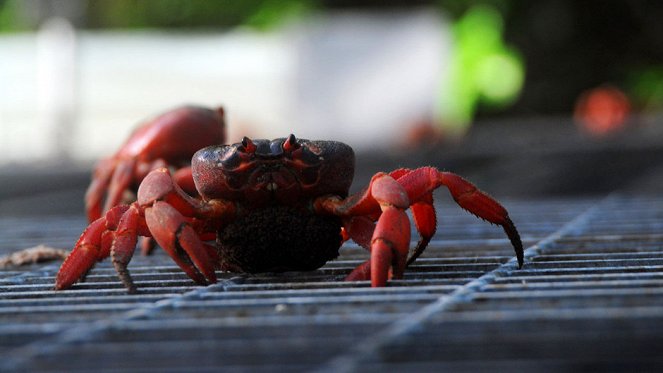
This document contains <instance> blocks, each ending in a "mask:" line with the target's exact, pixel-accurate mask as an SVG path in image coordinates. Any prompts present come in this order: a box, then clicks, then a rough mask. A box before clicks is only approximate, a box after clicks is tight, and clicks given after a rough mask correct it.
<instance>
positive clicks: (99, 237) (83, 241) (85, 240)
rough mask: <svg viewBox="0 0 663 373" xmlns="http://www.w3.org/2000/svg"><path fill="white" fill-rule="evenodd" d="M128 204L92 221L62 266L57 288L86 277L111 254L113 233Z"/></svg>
mask: <svg viewBox="0 0 663 373" xmlns="http://www.w3.org/2000/svg"><path fill="white" fill-rule="evenodd" d="M127 209H128V206H116V207H114V208H112V209H111V210H109V211H108V212H107V213H106V215H105V216H104V217H102V218H99V219H97V220H95V221H94V222H92V223H91V224H90V225H89V226H88V227H87V228H86V229H85V230H84V231H83V233H82V234H81V236H80V238H79V239H78V241H77V242H76V245H74V249H73V250H72V252H71V254H69V256H67V259H65V261H64V263H62V266H61V267H60V270H59V272H58V274H57V277H56V281H55V288H56V289H66V288H68V287H70V286H71V285H73V284H74V283H75V282H76V281H78V280H80V279H81V278H83V277H85V275H86V274H87V272H88V271H89V270H90V269H91V268H92V267H94V264H95V263H96V262H97V261H99V260H102V259H104V258H106V257H108V255H110V251H111V249H110V247H111V243H112V238H113V237H112V234H109V232H111V230H110V229H113V230H114V229H115V227H116V226H117V223H118V221H119V220H120V217H121V216H122V214H124V212H126V211H127Z"/></svg>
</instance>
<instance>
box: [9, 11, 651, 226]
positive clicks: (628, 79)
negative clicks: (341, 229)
mask: <svg viewBox="0 0 663 373" xmlns="http://www.w3.org/2000/svg"><path fill="white" fill-rule="evenodd" d="M661 19H663V4H662V3H660V2H655V1H626V0H623V1H619V0H610V1H603V2H600V3H598V2H588V1H582V2H578V1H573V0H544V1H537V2H530V1H517V0H511V1H509V0H501V1H500V0H494V1H478V0H477V1H469V0H468V1H460V0H439V1H419V0H417V1H405V0H400V1H399V0H389V1H370V0H365V1H352V0H318V1H304V0H280V1H277V0H263V1H260V0H225V1H205V0H140V1H139V0H114V1H89V0H23V1H19V0H0V182H1V183H2V184H0V214H2V213H8V212H9V213H12V214H15V213H21V212H22V211H24V210H25V209H27V210H26V211H29V210H30V208H27V207H25V206H27V205H30V206H34V208H35V209H36V208H39V209H41V210H45V211H49V209H55V210H63V209H64V210H68V209H71V211H77V212H80V211H82V210H81V208H82V207H81V206H82V193H83V191H84V188H85V186H86V184H87V182H88V180H89V170H90V169H91V167H92V165H93V164H94V162H95V161H96V160H98V159H100V158H101V157H104V156H108V155H110V154H112V153H113V152H114V151H115V150H116V149H117V148H118V147H119V146H120V145H121V144H122V142H123V141H124V140H125V139H126V137H127V136H128V135H129V134H130V132H131V130H132V129H133V128H134V127H135V126H136V124H138V123H140V122H141V121H142V120H144V119H146V118H149V117H152V116H154V115H155V114H158V113H160V112H163V111H165V110H167V109H170V108H172V107H175V106H179V105H182V104H198V105H205V106H218V105H223V106H225V107H226V110H227V113H228V117H229V128H228V132H229V133H228V135H229V139H228V141H229V142H236V141H238V140H239V139H241V137H242V136H244V135H248V136H251V137H267V138H273V137H282V136H286V135H288V134H289V133H295V134H296V135H297V136H298V137H303V138H318V139H336V140H341V141H344V142H346V143H348V144H350V145H351V146H353V147H354V148H355V150H356V151H357V153H358V175H357V184H359V186H361V185H362V183H364V182H366V181H367V180H368V178H369V177H370V175H371V174H372V173H374V172H375V171H378V170H390V169H393V168H395V167H400V166H409V167H414V166H420V165H425V164H432V165H435V166H438V167H440V168H444V169H449V170H451V171H454V172H458V173H461V174H463V175H464V176H466V177H468V178H469V179H471V180H473V181H475V182H476V183H477V184H479V185H480V186H481V187H483V188H484V189H486V190H488V191H491V192H492V193H493V194H495V195H497V196H503V195H506V196H513V197H519V198H522V197H527V196H542V195H543V196H549V195H560V194H565V195H566V194H583V195H584V194H590V195H592V194H600V193H608V192H611V191H615V190H634V191H637V192H648V193H658V190H659V189H660V187H659V186H660V182H661V177H659V176H658V175H661V174H663V156H662V155H663V151H662V149H663V123H662V120H661V110H662V109H663V22H661ZM53 193H56V194H55V195H56V196H60V197H62V198H54V197H53ZM58 193H59V194H58ZM40 196H42V197H40ZM66 196H69V197H71V198H70V199H68V198H65V197H66ZM26 200H29V201H32V204H27V205H26V204H25V203H24V202H26ZM17 201H19V202H17ZM73 201H78V202H73Z"/></svg>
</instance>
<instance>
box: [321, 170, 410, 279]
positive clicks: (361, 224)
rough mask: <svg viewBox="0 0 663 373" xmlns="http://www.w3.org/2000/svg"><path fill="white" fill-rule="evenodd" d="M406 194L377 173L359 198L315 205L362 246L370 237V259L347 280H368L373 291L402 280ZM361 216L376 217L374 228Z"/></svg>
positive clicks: (407, 235)
mask: <svg viewBox="0 0 663 373" xmlns="http://www.w3.org/2000/svg"><path fill="white" fill-rule="evenodd" d="M409 205H410V203H409V200H408V196H407V192H406V191H405V190H404V189H403V188H402V187H401V186H400V185H399V183H398V182H397V181H396V180H394V178H392V177H391V176H389V175H387V174H384V173H379V174H376V175H375V176H373V178H372V179H371V182H370V184H369V186H368V188H367V189H366V190H365V191H364V192H363V193H361V194H358V195H353V196H350V197H348V198H346V199H344V200H340V199H337V198H322V199H319V200H317V201H316V202H315V203H314V206H315V208H316V210H318V211H319V212H328V213H332V214H335V215H338V216H341V217H342V218H343V219H344V221H345V224H344V225H345V229H346V231H347V233H348V234H349V236H350V237H351V238H353V239H355V238H357V239H358V240H359V241H358V243H359V244H360V245H362V246H364V245H366V244H368V243H367V242H366V237H367V235H369V234H370V235H371V239H370V245H369V250H370V252H371V258H370V259H369V261H368V262H366V263H364V264H362V265H360V266H359V267H357V268H356V269H355V270H354V271H353V272H352V273H351V274H350V275H349V276H348V278H349V279H355V280H358V279H363V280H366V279H368V278H367V277H370V279H371V285H372V286H374V287H377V286H384V285H385V284H386V283H387V280H388V279H389V277H393V278H402V276H403V271H404V270H405V263H406V261H407V254H408V250H409V244H410V220H409V219H408V217H407V214H406V213H405V210H406V209H407V208H409ZM358 216H359V217H361V216H366V217H372V216H376V217H377V218H376V219H375V220H377V221H376V223H375V225H373V224H370V223H371V222H370V221H367V220H366V219H363V218H358Z"/></svg>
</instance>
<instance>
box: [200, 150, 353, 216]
mask: <svg viewBox="0 0 663 373" xmlns="http://www.w3.org/2000/svg"><path fill="white" fill-rule="evenodd" d="M284 141H285V139H283V138H281V139H275V140H253V143H254V144H255V145H256V148H257V150H256V151H255V153H253V154H252V155H251V157H250V159H245V160H242V161H241V162H243V163H242V164H241V165H239V166H237V165H236V164H233V167H232V168H230V167H228V166H227V165H228V163H229V162H228V158H229V157H231V156H234V155H235V153H237V152H239V149H241V147H242V144H241V143H237V144H232V145H216V146H209V147H206V148H203V149H201V150H199V151H198V152H196V154H194V156H193V159H192V163H191V166H192V174H193V179H194V182H195V184H196V189H197V190H198V192H199V193H200V195H201V196H202V197H203V198H204V199H206V200H210V199H225V200H230V201H235V202H238V203H240V204H241V203H242V202H243V200H242V199H243V198H245V194H244V192H243V191H242V189H243V188H250V187H252V186H251V185H250V180H251V179H250V177H249V176H250V175H249V173H250V172H253V171H252V170H253V169H255V167H256V166H260V165H264V166H267V165H274V164H279V165H282V166H284V167H291V168H293V174H297V172H296V171H297V170H295V169H294V167H293V166H292V163H293V162H292V158H290V155H289V154H287V153H285V152H283V151H282V150H281V147H282V145H283V142H284ZM297 143H298V144H299V145H300V146H301V147H303V148H305V149H306V150H307V154H309V155H311V154H312V155H314V157H313V158H314V159H310V158H311V157H310V156H309V157H308V158H302V159H298V161H299V162H298V164H304V165H307V164H308V165H311V166H315V169H316V170H317V171H316V172H317V181H316V182H315V183H312V184H308V185H307V183H306V182H304V181H303V180H300V181H299V182H300V185H301V189H300V191H299V192H298V193H300V195H297V196H292V197H293V199H295V198H296V199H298V200H302V199H311V198H315V197H317V196H322V195H327V194H334V195H338V196H340V197H346V196H347V195H348V190H349V189H350V185H351V184H352V179H353V177H354V165H355V157H354V151H353V150H352V148H351V147H350V146H348V145H346V144H344V143H342V142H338V141H321V140H318V141H309V140H305V139H299V140H297ZM249 163H250V164H251V167H248V166H246V167H244V164H249ZM235 166H236V167H235ZM238 179H239V180H240V181H241V182H239V183H238V182H237V180H238Z"/></svg>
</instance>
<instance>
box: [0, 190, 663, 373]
mask: <svg viewBox="0 0 663 373" xmlns="http://www.w3.org/2000/svg"><path fill="white" fill-rule="evenodd" d="M505 204H506V206H507V207H508V209H509V211H510V214H511V216H512V217H513V220H514V221H515V222H516V224H517V225H518V228H519V230H520V231H521V235H522V237H523V241H524V244H525V245H526V247H528V249H527V251H526V258H527V263H526V266H525V268H524V269H522V270H516V269H515V263H514V260H512V259H511V258H512V256H513V254H512V249H511V247H510V245H509V243H508V241H507V239H506V238H505V237H504V236H503V232H502V230H501V229H500V228H498V227H494V226H491V225H488V224H486V223H484V222H482V221H479V220H477V219H475V218H474V217H472V216H470V215H469V214H466V213H464V212H462V211H460V210H459V209H457V208H455V207H452V203H449V202H448V201H446V200H445V201H443V202H442V203H440V205H439V206H438V211H440V215H441V218H440V227H439V232H438V235H437V236H436V237H435V239H434V240H433V241H432V242H431V245H430V248H429V249H428V250H427V251H426V253H425V254H424V255H423V256H422V258H420V259H419V260H417V262H416V263H415V265H413V266H412V267H411V268H410V269H409V271H407V272H406V276H405V279H403V280H400V281H393V282H392V283H391V285H392V286H390V287H387V288H382V289H370V288H368V287H367V284H366V283H346V282H342V279H343V277H344V276H345V275H346V274H347V273H348V272H349V271H350V270H351V269H352V268H354V266H356V265H357V264H358V263H360V262H361V261H362V260H364V259H365V258H366V256H367V254H366V253H365V252H364V251H363V250H362V249H360V248H359V247H357V246H355V245H352V244H348V245H346V247H345V248H344V249H343V250H342V253H343V254H342V256H341V257H340V258H339V260H336V261H333V262H330V263H328V264H327V265H326V266H325V267H323V268H322V269H320V270H318V271H314V272H307V273H286V274H263V275H254V276H248V275H234V274H219V276H220V279H221V280H220V282H219V283H218V284H215V285H213V286H209V287H196V286H194V285H193V283H192V282H191V281H190V280H188V279H187V278H186V276H185V275H184V274H183V273H181V271H179V269H177V268H176V267H175V266H174V265H173V264H172V263H171V262H170V260H169V258H168V257H167V256H166V255H165V254H163V253H161V252H158V253H156V254H155V255H153V256H151V257H140V256H139V255H137V256H136V257H135V258H134V261H133V262H132V264H131V270H132V273H133V274H134V279H135V280H136V282H137V285H138V286H139V289H140V293H139V294H138V295H132V296H130V295H126V294H125V292H124V289H123V288H122V286H121V284H120V283H119V281H118V280H117V277H116V276H115V273H114V270H113V269H112V267H111V265H110V264H109V263H108V262H103V263H100V265H98V267H97V268H95V269H94V270H93V271H92V272H91V274H90V275H89V276H88V280H87V282H86V283H83V284H80V285H77V286H76V287H75V288H74V289H73V290H69V291H63V292H53V291H51V290H50V288H51V287H52V283H53V276H54V273H55V271H56V270H57V264H55V265H47V266H35V267H32V268H29V269H28V270H23V271H5V272H0V276H1V277H0V349H1V351H2V362H1V363H0V364H1V365H0V367H2V369H1V370H3V371H11V370H25V371H88V370H94V371H98V372H104V371H117V370H122V369H128V370H132V371H159V372H163V371H176V372H182V371H197V372H198V371H218V370H219V369H221V368H224V369H226V370H257V371H271V370H285V369H287V370H288V371H307V370H328V371H354V370H365V369H371V370H378V369H389V371H392V370H394V369H402V370H419V371H421V370H425V369H435V370H438V371H439V370H441V369H448V370H450V371H457V370H480V369H491V370H492V369H500V368H502V369H512V368H535V367H536V368H548V369H550V370H571V369H595V370H596V369H606V368H608V369H611V370H621V369H624V370H633V369H636V368H650V369H651V368H654V367H661V366H663V355H662V354H661V352H662V350H663V330H661V329H663V296H662V295H663V290H661V289H662V288H661V284H663V251H662V250H661V248H662V246H663V199H657V198H646V197H638V198H636V197H620V196H611V197H608V198H607V199H604V200H592V199H557V200H531V201H506V203H505ZM83 225H84V222H83V221H82V220H80V219H78V218H64V217H49V218H43V219H34V218H23V219H8V218H5V219H1V220H0V237H2V239H1V241H0V251H9V250H13V249H16V248H17V247H25V246H30V245H33V244H37V243H43V242H48V243H49V244H53V245H59V246H63V247H65V246H67V245H68V244H70V243H71V242H73V241H74V240H75V238H76V237H77V236H78V234H79V233H80V230H81V229H82V227H83Z"/></svg>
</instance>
